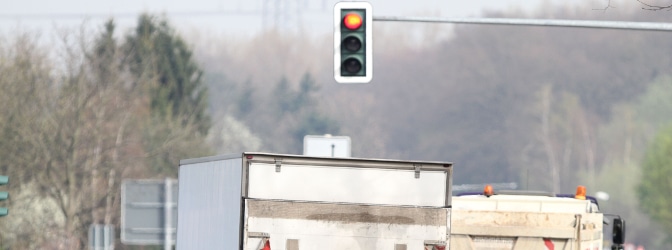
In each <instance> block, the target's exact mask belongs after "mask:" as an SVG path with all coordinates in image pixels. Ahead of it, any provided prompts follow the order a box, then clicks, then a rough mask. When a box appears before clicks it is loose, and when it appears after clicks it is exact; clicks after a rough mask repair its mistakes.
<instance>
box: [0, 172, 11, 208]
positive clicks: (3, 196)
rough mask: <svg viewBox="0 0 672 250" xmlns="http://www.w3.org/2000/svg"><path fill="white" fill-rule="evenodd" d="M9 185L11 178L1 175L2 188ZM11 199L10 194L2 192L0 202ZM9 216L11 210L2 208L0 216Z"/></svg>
mask: <svg viewBox="0 0 672 250" xmlns="http://www.w3.org/2000/svg"><path fill="white" fill-rule="evenodd" d="M7 183H9V176H6V175H0V186H2V185H7ZM7 199H9V192H7V191H2V192H0V201H4V200H7ZM7 214H9V209H7V208H6V207H0V216H7Z"/></svg>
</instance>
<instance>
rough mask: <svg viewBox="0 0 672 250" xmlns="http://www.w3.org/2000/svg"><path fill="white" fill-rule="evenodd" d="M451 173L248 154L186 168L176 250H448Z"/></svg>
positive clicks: (379, 162)
mask: <svg viewBox="0 0 672 250" xmlns="http://www.w3.org/2000/svg"><path fill="white" fill-rule="evenodd" d="M451 182H452V164H451V163H447V162H425V161H397V160H386V159H357V158H326V157H307V156H301V155H283V154H269V153H241V154H235V155H225V156H214V157H206V158H198V159H188V160H182V161H180V169H179V183H180V189H179V197H180V199H179V204H178V206H179V210H178V219H177V242H176V244H177V249H178V250H191V249H223V250H232V249H241V250H262V249H263V250H267V249H272V250H314V249H323V250H325V249H326V250H329V249H332V250H344V249H348V250H443V249H447V243H448V242H449V238H448V237H449V236H450V212H451V211H450V206H451V204H450V202H451V190H450V188H451Z"/></svg>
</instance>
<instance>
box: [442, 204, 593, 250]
mask: <svg viewBox="0 0 672 250" xmlns="http://www.w3.org/2000/svg"><path fill="white" fill-rule="evenodd" d="M452 204H453V210H452V224H451V237H450V241H451V242H450V245H451V247H453V248H454V249H464V250H471V249H474V250H476V249H488V250H494V249H502V250H504V249H506V250H510V249H516V250H518V249H555V250H558V249H573V250H577V249H580V250H584V249H589V250H601V249H602V237H603V235H602V220H603V215H602V213H600V212H599V211H598V210H597V206H596V205H595V204H593V203H591V202H590V201H589V200H579V199H574V198H563V197H550V196H534V195H493V196H490V197H486V196H484V195H469V196H455V197H453V203H452Z"/></svg>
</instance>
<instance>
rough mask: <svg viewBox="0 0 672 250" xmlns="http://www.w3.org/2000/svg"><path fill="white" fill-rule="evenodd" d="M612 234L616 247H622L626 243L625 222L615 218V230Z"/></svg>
mask: <svg viewBox="0 0 672 250" xmlns="http://www.w3.org/2000/svg"><path fill="white" fill-rule="evenodd" d="M611 234H612V242H613V243H614V244H616V245H622V244H623V243H624V242H625V220H623V219H621V218H614V229H613V231H612V233H611Z"/></svg>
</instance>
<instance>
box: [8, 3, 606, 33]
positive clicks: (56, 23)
mask: <svg viewBox="0 0 672 250" xmlns="http://www.w3.org/2000/svg"><path fill="white" fill-rule="evenodd" d="M606 1H607V0H604V1H602V0H582V1H579V0H371V1H369V2H371V4H372V5H373V9H374V14H375V15H377V16H382V15H386V16H389V15H393V16H395V15H396V16H403V15H433V16H439V15H440V16H452V17H457V16H478V15H479V14H480V13H482V11H483V10H507V9H523V10H526V11H532V10H534V9H537V8H540V7H541V6H549V5H550V6H552V5H566V4H573V3H577V2H583V3H586V2H589V3H592V4H595V5H596V7H600V6H601V5H602V3H603V2H604V3H606ZM336 2H337V0H188V1H185V0H115V1H101V0H58V1H54V0H20V1H17V0H0V3H1V6H2V7H1V8H0V30H2V31H5V32H6V31H11V30H13V29H15V28H16V27H21V28H26V27H28V28H31V29H41V30H44V29H46V30H50V29H53V28H54V27H76V26H79V25H81V24H82V23H83V22H84V21H85V20H86V21H87V23H91V24H94V25H100V24H101V23H102V22H103V21H104V20H105V19H107V18H109V17H114V18H115V20H116V21H117V23H118V24H119V25H120V26H121V27H122V28H123V27H131V26H132V25H133V24H134V23H135V20H136V18H137V15H138V14H139V13H142V12H151V13H164V14H166V15H167V16H168V17H169V18H170V20H171V22H172V23H173V24H174V25H175V26H177V27H179V28H196V29H199V30H204V31H207V32H216V33H224V34H230V33H236V32H244V33H245V34H248V35H250V34H254V33H256V32H259V31H261V30H263V29H264V28H271V27H274V26H276V27H280V28H283V29H286V30H298V28H297V27H301V28H302V30H304V32H310V33H312V34H318V33H329V32H331V29H332V13H333V12H332V11H333V10H332V9H333V6H334V4H335V3H336Z"/></svg>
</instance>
